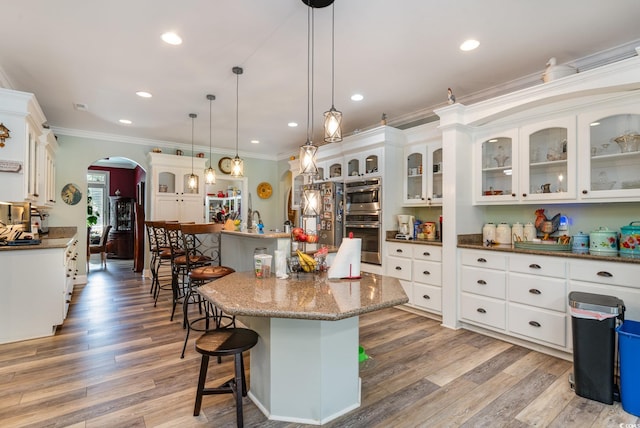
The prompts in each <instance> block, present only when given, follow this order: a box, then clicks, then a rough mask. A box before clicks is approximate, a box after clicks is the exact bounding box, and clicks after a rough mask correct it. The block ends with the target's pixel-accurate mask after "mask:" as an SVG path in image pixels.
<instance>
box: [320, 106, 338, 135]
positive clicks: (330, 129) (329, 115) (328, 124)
mask: <svg viewBox="0 0 640 428" xmlns="http://www.w3.org/2000/svg"><path fill="white" fill-rule="evenodd" d="M324 141H326V142H327V143H339V142H340V141H342V112H340V111H338V110H336V109H335V107H334V106H331V109H330V110H329V111H326V112H324Z"/></svg>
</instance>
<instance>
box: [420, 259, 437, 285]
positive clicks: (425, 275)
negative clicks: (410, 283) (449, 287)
mask: <svg viewBox="0 0 640 428" xmlns="http://www.w3.org/2000/svg"><path fill="white" fill-rule="evenodd" d="M413 280H414V281H415V282H420V283H423V284H430V285H435V286H438V287H440V286H441V285H442V263H440V262H427V261H422V260H414V261H413Z"/></svg>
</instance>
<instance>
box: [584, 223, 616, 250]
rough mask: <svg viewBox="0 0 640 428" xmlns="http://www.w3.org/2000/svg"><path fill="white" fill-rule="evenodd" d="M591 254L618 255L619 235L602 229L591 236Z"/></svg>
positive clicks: (613, 231)
mask: <svg viewBox="0 0 640 428" xmlns="http://www.w3.org/2000/svg"><path fill="white" fill-rule="evenodd" d="M589 254H591V255H595V256H617V255H618V233H617V232H616V231H615V230H611V229H609V228H606V227H601V228H600V229H598V230H594V231H593V232H591V233H590V234H589Z"/></svg>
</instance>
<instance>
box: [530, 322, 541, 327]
mask: <svg viewBox="0 0 640 428" xmlns="http://www.w3.org/2000/svg"><path fill="white" fill-rule="evenodd" d="M529 325H530V326H532V327H541V325H540V323H539V322H538V321H529Z"/></svg>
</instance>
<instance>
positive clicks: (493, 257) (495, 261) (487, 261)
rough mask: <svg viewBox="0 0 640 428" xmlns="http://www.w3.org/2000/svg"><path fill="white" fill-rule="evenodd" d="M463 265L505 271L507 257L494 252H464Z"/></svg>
mask: <svg viewBox="0 0 640 428" xmlns="http://www.w3.org/2000/svg"><path fill="white" fill-rule="evenodd" d="M462 264H463V265H466V266H476V267H481V268H487V269H500V270H505V269H506V268H507V256H506V255H503V254H500V253H497V252H494V251H463V252H462Z"/></svg>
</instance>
